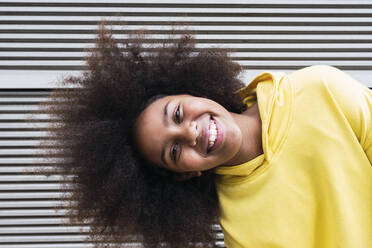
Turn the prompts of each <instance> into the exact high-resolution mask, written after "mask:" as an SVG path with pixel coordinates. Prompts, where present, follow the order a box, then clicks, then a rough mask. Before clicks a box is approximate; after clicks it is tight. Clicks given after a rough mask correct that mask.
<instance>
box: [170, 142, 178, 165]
mask: <svg viewBox="0 0 372 248" xmlns="http://www.w3.org/2000/svg"><path fill="white" fill-rule="evenodd" d="M177 151H178V144H177V143H176V144H174V145H173V146H172V148H171V158H172V160H173V161H176V158H177Z"/></svg>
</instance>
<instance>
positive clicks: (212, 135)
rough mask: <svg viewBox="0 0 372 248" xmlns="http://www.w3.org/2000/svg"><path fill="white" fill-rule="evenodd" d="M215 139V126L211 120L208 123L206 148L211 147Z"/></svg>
mask: <svg viewBox="0 0 372 248" xmlns="http://www.w3.org/2000/svg"><path fill="white" fill-rule="evenodd" d="M216 139H217V127H216V124H215V122H214V121H213V120H211V123H210V125H209V141H208V148H211V147H212V146H213V145H214V142H215V141H216Z"/></svg>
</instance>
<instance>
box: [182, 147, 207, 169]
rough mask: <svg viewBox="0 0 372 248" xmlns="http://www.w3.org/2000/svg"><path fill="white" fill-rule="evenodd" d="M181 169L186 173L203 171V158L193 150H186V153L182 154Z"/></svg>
mask: <svg viewBox="0 0 372 248" xmlns="http://www.w3.org/2000/svg"><path fill="white" fill-rule="evenodd" d="M182 156H183V157H182V159H183V165H184V166H183V167H184V169H185V170H187V171H200V170H203V167H204V164H205V159H206V158H205V157H203V156H202V155H201V154H199V153H198V152H196V151H195V150H191V149H188V151H187V152H184V153H183V154H182Z"/></svg>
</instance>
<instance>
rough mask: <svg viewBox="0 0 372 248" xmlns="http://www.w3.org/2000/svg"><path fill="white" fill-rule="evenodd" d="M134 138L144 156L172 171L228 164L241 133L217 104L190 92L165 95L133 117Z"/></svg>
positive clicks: (238, 142)
mask: <svg viewBox="0 0 372 248" xmlns="http://www.w3.org/2000/svg"><path fill="white" fill-rule="evenodd" d="M134 137H135V142H136V145H137V147H139V150H140V153H141V154H142V156H144V158H145V159H146V160H147V161H149V162H151V163H154V164H156V165H158V166H160V167H163V168H166V169H169V170H172V171H175V172H188V171H203V170H208V169H211V168H214V167H216V166H219V165H223V164H225V163H228V161H229V160H231V159H233V157H234V156H235V155H236V154H237V153H238V151H239V148H240V146H241V143H242V133H241V131H240V128H239V127H238V125H237V124H236V123H235V121H234V118H233V115H232V114H231V113H230V112H228V111H227V110H226V109H225V108H224V107H222V106H221V105H220V104H218V103H216V102H214V101H212V100H210V99H207V98H201V97H194V96H190V95H173V96H166V97H163V98H161V99H158V100H156V101H154V102H153V103H151V104H150V105H149V106H148V107H147V108H146V109H145V110H144V111H142V113H141V114H140V115H139V117H138V119H137V120H136V124H135V127H134Z"/></svg>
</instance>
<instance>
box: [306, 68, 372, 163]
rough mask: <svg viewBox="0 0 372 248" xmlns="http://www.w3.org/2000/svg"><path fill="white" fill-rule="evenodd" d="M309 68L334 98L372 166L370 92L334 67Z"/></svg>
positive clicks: (371, 103)
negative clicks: (316, 74)
mask: <svg viewBox="0 0 372 248" xmlns="http://www.w3.org/2000/svg"><path fill="white" fill-rule="evenodd" d="M311 68H312V69H313V70H314V71H313V73H318V75H319V76H320V77H321V81H322V83H324V84H325V86H326V87H327V90H328V91H329V93H330V94H331V95H332V96H333V97H334V101H335V102H337V104H338V105H339V107H340V108H339V109H340V111H342V112H343V114H344V116H345V118H346V119H347V121H348V122H349V124H350V127H351V128H352V129H353V131H354V133H355V136H356V137H357V139H358V141H359V143H360V144H361V146H362V148H363V150H364V151H365V153H366V155H367V157H368V159H369V162H370V163H371V165H372V90H370V89H369V88H367V87H366V86H365V85H363V84H361V83H360V82H358V81H357V80H355V79H354V78H352V77H351V76H350V75H348V74H347V73H345V72H342V71H340V70H339V69H337V68H335V67H331V66H325V65H319V66H312V67H311Z"/></svg>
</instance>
